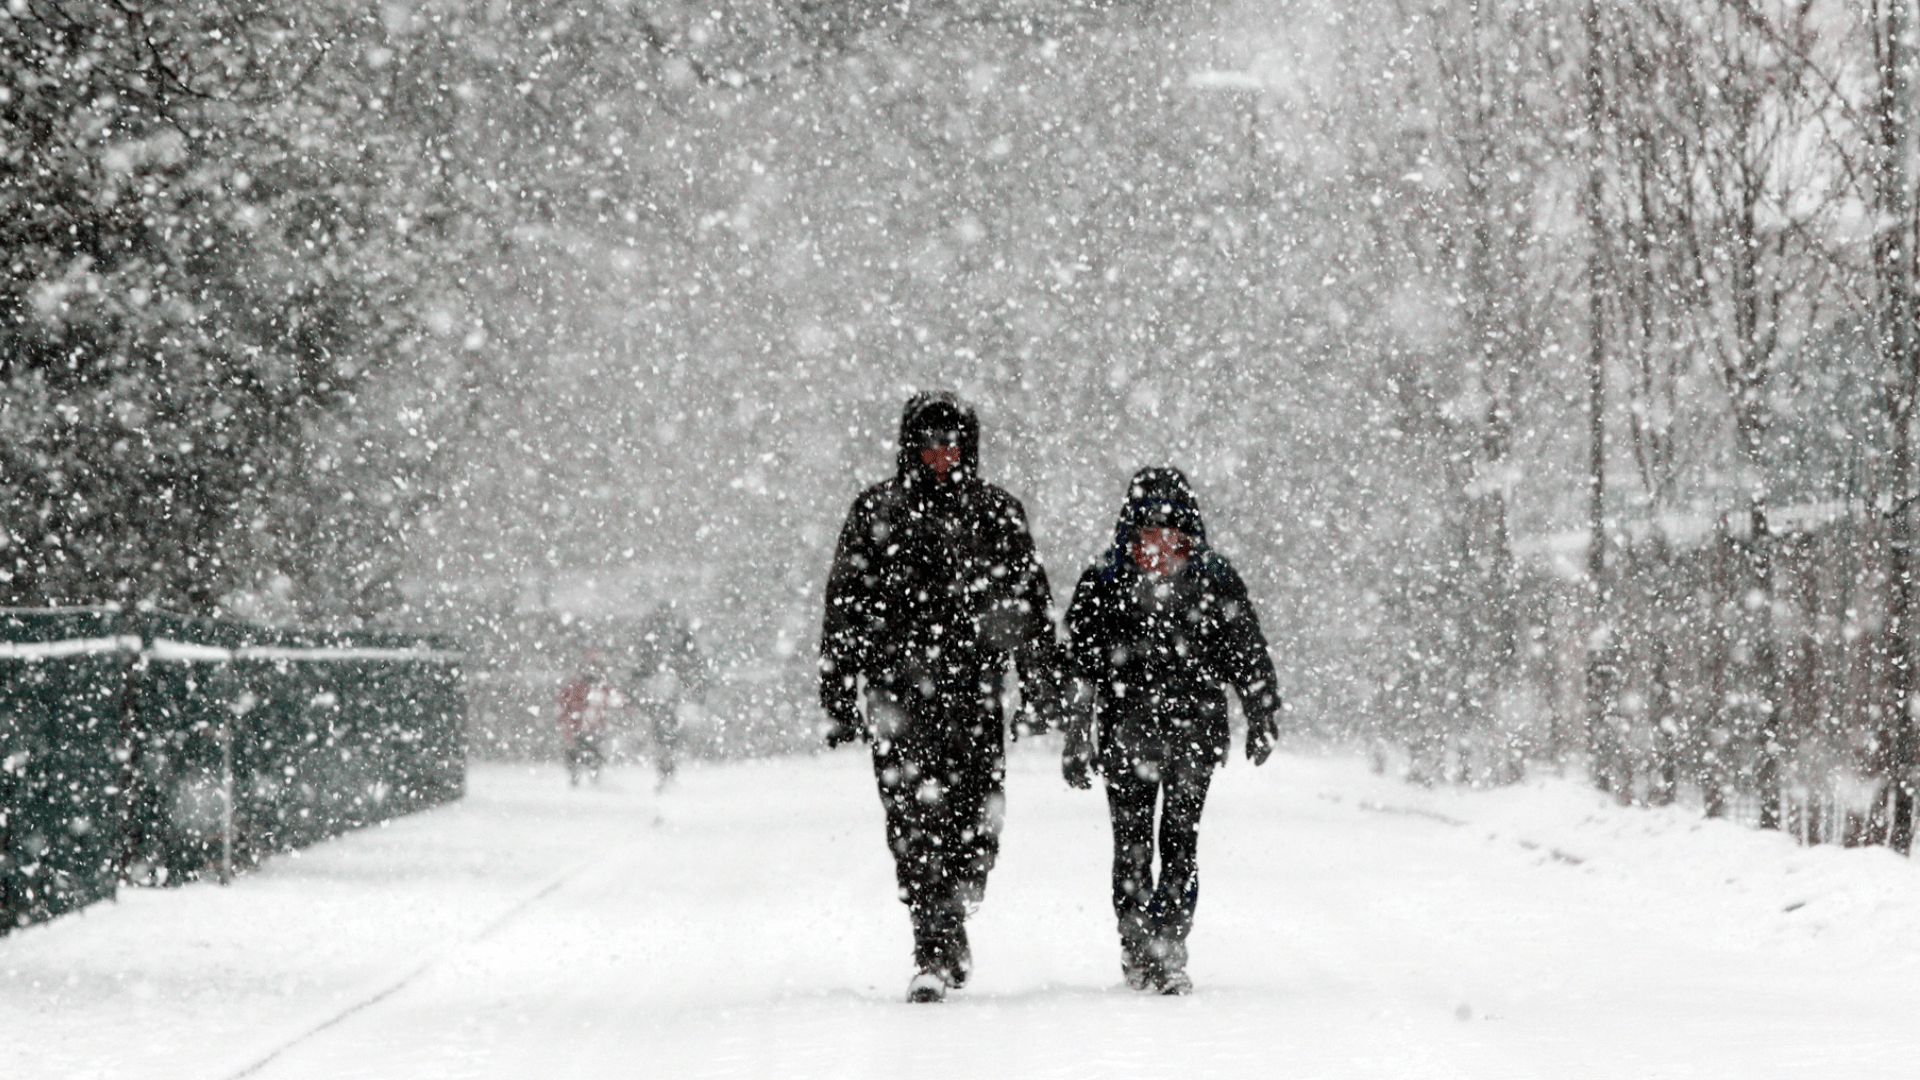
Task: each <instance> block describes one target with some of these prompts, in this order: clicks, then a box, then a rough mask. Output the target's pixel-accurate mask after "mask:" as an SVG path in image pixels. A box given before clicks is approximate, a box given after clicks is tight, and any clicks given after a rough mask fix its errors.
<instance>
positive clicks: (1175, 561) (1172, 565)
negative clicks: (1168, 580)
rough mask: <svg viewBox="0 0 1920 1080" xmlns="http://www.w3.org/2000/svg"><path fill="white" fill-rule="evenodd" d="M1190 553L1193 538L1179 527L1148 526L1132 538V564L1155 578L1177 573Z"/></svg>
mask: <svg viewBox="0 0 1920 1080" xmlns="http://www.w3.org/2000/svg"><path fill="white" fill-rule="evenodd" d="M1192 555H1193V539H1192V538H1191V537H1189V536H1188V535H1187V534H1186V533H1183V532H1181V531H1180V530H1179V529H1170V528H1167V527H1166V526H1163V525H1153V526H1148V527H1147V528H1144V529H1141V530H1140V532H1139V534H1138V535H1136V536H1135V537H1134V540H1133V562H1134V565H1135V566H1138V567H1139V568H1140V569H1142V570H1144V571H1146V572H1147V573H1148V574H1151V575H1153V576H1154V577H1157V578H1164V577H1170V576H1172V575H1174V574H1177V573H1179V572H1180V568H1181V567H1183V566H1185V565H1187V559H1188V558H1189V557H1191V556H1192Z"/></svg>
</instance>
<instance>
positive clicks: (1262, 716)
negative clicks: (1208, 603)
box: [1217, 559, 1281, 737]
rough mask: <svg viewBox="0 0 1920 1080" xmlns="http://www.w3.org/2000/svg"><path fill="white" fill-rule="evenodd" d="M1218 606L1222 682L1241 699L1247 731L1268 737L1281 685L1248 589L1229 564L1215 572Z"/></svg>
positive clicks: (1271, 732)
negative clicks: (1255, 729)
mask: <svg viewBox="0 0 1920 1080" xmlns="http://www.w3.org/2000/svg"><path fill="white" fill-rule="evenodd" d="M1217 580H1218V589H1219V593H1218V598H1219V603H1220V616H1221V627H1220V638H1219V643H1218V649H1219V669H1220V670H1219V674H1220V677H1221V681H1223V682H1225V683H1227V684H1228V685H1230V686H1232V687H1233V689H1234V692H1235V693H1238V694H1239V695H1240V707H1241V708H1242V709H1244V710H1245V711H1246V714H1247V722H1248V727H1249V728H1256V727H1257V728H1258V729H1260V730H1264V731H1266V732H1267V733H1268V735H1269V737H1270V736H1271V735H1272V734H1273V733H1275V732H1276V731H1277V730H1278V729H1277V725H1276V720H1277V717H1278V714H1279V712H1280V708H1281V703H1280V684H1279V679H1278V678H1277V677H1276V676H1275V674H1274V670H1273V657H1272V656H1271V655H1270V654H1269V653H1268V652H1267V638H1266V635H1265V634H1263V633H1261V632H1260V619H1259V617H1258V616H1257V615H1255V614H1254V611H1253V602H1252V600H1250V599H1248V597H1247V586H1246V583H1245V582H1244V581H1242V580H1241V579H1240V575H1239V573H1238V572H1237V571H1235V570H1234V569H1233V567H1232V565H1231V564H1229V563H1227V562H1226V560H1224V559H1222V560H1221V561H1220V564H1219V570H1218V578H1217Z"/></svg>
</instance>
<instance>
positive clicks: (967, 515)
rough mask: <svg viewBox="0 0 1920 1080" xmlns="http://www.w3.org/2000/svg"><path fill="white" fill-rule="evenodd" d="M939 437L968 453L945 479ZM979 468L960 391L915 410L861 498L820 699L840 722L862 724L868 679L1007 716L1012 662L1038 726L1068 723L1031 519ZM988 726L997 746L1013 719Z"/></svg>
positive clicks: (840, 561) (847, 529)
mask: <svg viewBox="0 0 1920 1080" xmlns="http://www.w3.org/2000/svg"><path fill="white" fill-rule="evenodd" d="M929 431H941V432H951V433H953V434H954V440H955V442H956V443H957V445H958V447H959V449H960V460H959V462H958V463H957V464H956V465H954V466H953V468H952V469H950V470H949V471H948V474H947V476H946V478H945V479H942V478H941V477H940V476H939V475H938V474H936V473H935V472H934V470H933V469H931V468H930V467H928V466H927V465H926V464H924V463H923V462H922V461H921V459H920V447H921V444H922V441H923V439H924V438H925V436H926V435H927V433H928V432H929ZM979 469H980V424H979V421H978V419H977V418H976V417H975V416H974V414H973V411H972V410H971V409H970V408H968V407H967V406H965V405H964V404H962V403H961V401H960V400H959V398H957V397H956V396H954V395H953V394H950V393H923V394H919V395H916V396H915V397H913V398H912V399H911V400H909V401H908V402H907V406H906V409H905V410H904V411H903V412H902V414H901V417H900V452H899V457H898V460H897V462H896V469H895V474H894V476H893V477H892V478H891V479H889V480H885V481H882V482H881V483H878V484H875V485H873V486H872V487H870V488H868V489H866V490H865V491H864V492H862V493H861V494H860V496H859V497H858V498H857V499H855V500H854V503H853V508H852V509H851V510H850V511H849V512H848V514H847V520H846V524H845V526H844V527H842V529H841V530H840V541H839V546H838V548H837V550H836V551H835V553H834V558H833V569H832V571H831V573H830V574H829V576H828V579H827V589H826V618H825V621H824V623H823V625H822V628H821V634H820V703H821V705H822V706H823V707H824V708H825V709H826V711H827V715H828V716H829V717H832V718H834V719H835V720H837V721H841V722H845V723H851V724H855V725H857V723H858V721H857V717H858V716H859V708H858V680H859V679H861V678H864V679H865V680H866V682H867V685H868V686H869V687H870V688H876V689H879V690H882V691H884V692H888V693H891V694H893V695H895V696H896V697H898V698H900V699H902V700H904V701H907V702H909V703H910V704H911V703H916V702H918V703H922V704H926V705H938V706H940V707H941V711H944V712H948V713H949V714H951V712H952V710H953V709H954V708H955V707H956V706H958V707H959V708H960V711H961V712H963V713H964V712H967V711H969V710H971V711H973V712H975V713H977V712H978V711H979V708H974V707H973V706H974V704H975V703H978V704H979V706H980V707H981V708H994V709H997V708H998V703H999V701H1000V700H1001V698H1002V689H1003V681H1004V675H1005V672H1006V667H1007V661H1008V659H1009V658H1010V657H1011V658H1013V659H1014V660H1015V661H1016V662H1017V664H1018V667H1019V672H1020V675H1021V679H1022V684H1023V686H1022V689H1023V694H1024V697H1025V698H1026V700H1027V701H1028V702H1029V703H1030V704H1032V705H1033V706H1034V707H1035V708H1036V710H1037V711H1038V712H1039V714H1040V718H1041V719H1042V720H1043V721H1045V720H1050V719H1052V717H1053V715H1055V714H1057V712H1058V709H1059V701H1060V678H1061V672H1060V669H1061V668H1062V667H1063V666H1064V665H1065V659H1064V657H1063V656H1061V655H1059V645H1058V643H1057V641H1056V638H1055V634H1054V628H1053V620H1052V618H1051V616H1050V614H1049V611H1050V609H1051V606H1052V594H1051V592H1050V591H1049V589H1048V587H1047V576H1046V572H1045V571H1043V570H1042V569H1041V568H1040V564H1039V562H1038V560H1036V558H1035V557H1034V549H1033V537H1032V535H1031V534H1030V533H1029V531H1028V528H1027V515H1026V510H1025V509H1024V508H1023V507H1022V506H1021V505H1020V501H1019V500H1018V499H1015V498H1014V497H1013V496H1011V495H1009V494H1007V493H1006V492H1005V491H1003V490H1001V489H1000V488H998V487H995V486H994V485H992V484H989V483H986V482H984V481H982V480H981V479H980V478H979ZM919 711H920V712H922V713H925V712H926V711H927V710H925V709H921V710H919ZM988 719H991V720H992V721H993V723H992V725H991V726H992V727H993V729H994V739H995V741H997V740H998V737H999V736H998V732H999V730H1000V719H1001V718H999V717H997V716H996V717H991V718H988ZM972 726H975V727H981V726H983V725H981V724H980V722H979V721H978V720H975V721H973V722H972Z"/></svg>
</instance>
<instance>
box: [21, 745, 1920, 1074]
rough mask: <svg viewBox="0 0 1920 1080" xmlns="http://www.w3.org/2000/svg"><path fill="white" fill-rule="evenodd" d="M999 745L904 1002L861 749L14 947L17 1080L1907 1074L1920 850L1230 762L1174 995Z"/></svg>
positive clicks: (505, 802) (533, 796)
mask: <svg viewBox="0 0 1920 1080" xmlns="http://www.w3.org/2000/svg"><path fill="white" fill-rule="evenodd" d="M1051 749H1052V748H1051V747H1049V746H1047V745H1046V743H1045V741H1042V742H1040V743H1039V744H1032V743H1029V744H1026V745H1023V746H1021V747H1019V748H1017V749H1016V752H1015V755H1014V759H1013V774H1012V776H1011V778H1010V780H1009V809H1008V819H1007V828H1006V836H1005V850H1004V852H1003V855H1002V858H1001V863H1000V867H999V869H998V870H997V871H996V872H995V874H994V877H993V880H992V884H991V887H990V889H989V892H988V897H987V904H986V907H985V908H984V909H983V910H982V912H981V913H980V915H979V916H978V918H977V919H976V920H975V921H974V923H973V928H972V936H973V943H974V952H975V959H976V977H975V985H973V986H971V987H969V988H968V989H967V990H965V991H962V992H960V993H958V994H956V995H954V997H953V998H952V999H950V1000H949V1001H948V1002H947V1003H946V1004H944V1005H937V1006H924V1005H921V1006H910V1005H907V1004H905V1003H904V1002H903V1000H902V999H903V994H904V991H905V988H906V982H907V978H908V976H909V975H910V974H911V972H910V970H909V966H908V952H909V937H908V932H907V920H906V914H905V910H904V909H903V908H902V907H901V906H900V905H899V904H898V902H896V901H895V900H894V899H893V883H892V874H891V869H890V866H889V864H888V861H887V857H886V853H885V851H884V848H883V846H882V843H881V840H880V810H879V805H878V801H877V799H876V798H875V795H874V791H873V784H872V778H871V774H870V772H869V770H868V767H867V764H866V761H865V757H864V754H862V753H860V752H858V751H855V750H842V751H839V752H837V753H834V754H831V755H824V756H820V757H813V758H796V759H789V760H778V761H759V762H751V763H743V764H731V765H707V766H701V765H695V766H693V767H691V768H689V769H687V770H685V771H684V773H683V778H682V781H681V783H680V784H679V786H678V787H676V788H674V789H672V790H670V791H669V792H667V793H666V794H665V795H664V796H656V795H655V794H654V793H653V790H652V783H651V777H650V775H648V774H646V773H645V772H644V771H643V770H641V769H637V768H636V769H632V770H616V771H615V772H613V773H612V774H610V775H609V776H608V778H607V779H606V781H605V782H604V783H603V784H602V785H601V786H600V787H599V788H597V789H581V790H573V789H569V788H568V787H567V785H566V782H565V779H564V777H563V776H562V773H561V770H560V769H559V767H558V766H552V767H546V768H539V769H529V768H525V767H511V766H501V765H484V764H483V765H477V766H475V768H474V769H473V774H472V780H471V790H472V794H471V796H470V797H469V798H468V799H467V800H466V801H464V802H463V803H460V804H458V805H455V806H450V807H446V808H443V809H440V810H437V811H434V812H431V813H427V814H423V815H418V816H416V817H413V818H410V819H407V820H402V821H399V822H395V823H393V824H391V825H389V826H387V827H385V828H381V829H375V830H371V831H368V832H364V833H361V834H358V835H354V836H348V837H345V838H342V839H340V840H337V841H334V842H331V843H328V844H325V845H322V846H320V847H317V848H314V849H311V850H309V851H306V852H304V853H302V854H300V855H298V856H288V857H282V858H277V859H275V860H273V861H272V862H271V863H270V864H269V865H268V866H266V867H264V868H263V869H261V870H260V871H258V872H255V873H253V874H250V875H247V876H245V877H244V878H242V879H240V880H239V881H237V882H236V883H235V884H234V885H232V886H231V887H227V888H221V887H219V886H217V885H213V884H202V885H195V886H191V887H188V888H184V889H173V890H130V891H128V892H126V893H124V894H123V896H122V898H121V899H120V900H119V901H118V902H116V903H110V904H102V905H99V906H96V907H95V908H93V909H90V910H88V911H86V912H85V913H83V914H80V915H77V916H72V917H68V918H66V919H62V920H59V921H57V922H55V923H53V924H50V925H46V926H41V927H36V928H32V929H29V930H26V931H24V932H19V933H15V934H13V935H11V936H10V937H6V938H0V1076H4V1077H21V1078H29V1077H31V1078H36V1080H38V1078H61V1080H69V1078H72V1080H77V1078H84V1077H102V1078H107V1077H111V1078H114V1080H144V1078H174V1077H181V1078H195V1080H226V1078H229V1077H238V1076H258V1077H262V1078H268V1080H291V1078H326V1080H341V1078H347V1077H378V1078H383V1080H387V1078H391V1080H412V1078H421V1080H425V1078H441V1077H496V1078H509V1080H512V1078H523V1077H525V1078H539V1080H548V1078H554V1080H559V1078H565V1080H595V1078H601V1077H622V1078H626V1077H646V1078H654V1077H658V1078H680V1077H752V1078H761V1077H766V1078H784V1077H816V1076H817V1077H887V1078H897V1077H913V1078H915V1080H934V1078H940V1077H968V1078H987V1080H1014V1078H1025V1077H1088V1078H1110V1077H1151V1078H1154V1080H1166V1078H1169V1077H1223V1076H1224V1077H1241V1076H1248V1077H1251V1076H1258V1077H1295V1078H1306V1077H1339V1078H1342V1080H1354V1078H1368V1077H1391V1078H1408V1077H1541V1078H1564V1077H1604V1078H1636V1080H1637V1078H1654V1077H1729V1078H1735V1077H1737V1078H1740V1080H1756V1078H1770V1077H1848V1078H1861V1077H1903V1078H1904V1077H1912V1076H1915V1075H1920V868H1917V867H1916V866H1915V865H1914V864H1912V863H1910V862H1908V861H1907V860H1905V859H1903V858H1900V857H1898V856H1896V855H1893V854H1891V853H1889V852H1887V851H1884V850H1856V851H1844V850H1840V849H1837V848H1831V847H1827V848H1812V849H1807V848H1800V847H1796V846H1795V845H1794V844H1793V843H1792V842H1790V841H1789V840H1787V839H1784V838H1782V837H1780V836H1776V835H1765V834H1760V833H1756V832H1752V831H1749V830H1746V829H1743V828H1740V827H1737V826H1733V825H1728V824H1725V823H1720V822H1708V821H1701V820H1699V819H1698V818H1697V817H1696V816H1695V815H1694V814H1693V813H1692V812H1690V811H1686V810H1671V811H1667V810H1663V811H1646V810H1631V809H1621V808H1617V807H1614V806H1612V805H1610V804H1609V803H1607V802H1606V801H1605V800H1603V799H1602V798H1601V797H1600V796H1598V795H1596V794H1595V793H1593V792H1591V791H1589V790H1587V789H1585V788H1583V787H1581V786H1580V785H1578V784H1575V783H1572V782H1568V781H1560V780H1541V781H1536V782H1531V783H1528V784H1525V785H1521V786H1517V787H1513V788H1508V789H1503V790H1498V791H1482V792H1473V791H1459V790H1423V789H1417V788H1410V787H1407V786H1405V785H1403V784H1400V783H1397V782H1394V781H1392V780H1389V779H1386V778H1382V777H1378V776H1374V775H1372V774H1370V773H1369V772H1368V771H1367V770H1366V769H1365V767H1364V765H1363V764H1362V763H1361V762H1359V761H1358V760H1357V759H1352V758H1346V757H1332V758H1310V757H1302V756H1279V757H1276V759H1275V760H1274V761H1273V762H1272V763H1270V764H1269V765H1268V766H1267V767H1266V768H1264V769H1260V770H1255V769H1252V768H1249V767H1248V766H1247V764H1246V763H1245V762H1244V761H1241V760H1236V761H1235V762H1234V763H1233V764H1232V765H1231V766H1230V767H1228V768H1227V769H1226V771H1225V772H1223V773H1221V774H1220V775H1219V776H1218V777H1217V779H1216V782H1215V786H1214V789H1213V796H1212V800H1211V803H1210V805H1209V806H1208V809H1207V814H1206V820H1205V828H1204V832H1203V836H1202V843H1201V869H1202V880H1203V886H1202V894H1201V903H1200V914H1199V922H1198V927H1197V929H1196V931H1195V933H1194V938H1193V942H1192V946H1193V960H1192V964H1191V970H1192V973H1193V976H1194V978H1195V981H1196V982H1197V984H1198V991H1197V992H1196V993H1195V994H1194V996H1192V997H1190V998H1185V999H1177V998H1159V997H1148V996H1138V995H1135V994H1132V993H1130V992H1128V991H1127V990H1126V989H1125V988H1124V987H1123V986H1122V985H1121V983H1120V978H1119V975H1120V972H1119V964H1118V959H1117V946H1116V944H1115V941H1114V938H1113V933H1112V930H1111V918H1110V915H1109V912H1108V909H1107V902H1106V891H1107V883H1106V863H1107V837H1106V820H1105V814H1104V810H1103V806H1102V800H1101V798H1100V797H1099V796H1098V794H1097V793H1093V792H1074V791H1070V790H1068V789H1067V788H1066V787H1065V786H1064V785H1063V784H1062V783H1061V782H1060V780H1059V778H1058V775H1057V773H1056V771H1055V768H1054V759H1053V758H1052V756H1051V753H1050V751H1051Z"/></svg>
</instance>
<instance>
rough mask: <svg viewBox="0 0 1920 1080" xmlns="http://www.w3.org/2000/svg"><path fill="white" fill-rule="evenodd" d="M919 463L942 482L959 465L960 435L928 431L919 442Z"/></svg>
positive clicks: (954, 432)
mask: <svg viewBox="0 0 1920 1080" xmlns="http://www.w3.org/2000/svg"><path fill="white" fill-rule="evenodd" d="M920 461H921V462H922V463H923V464H925V465H926V467H927V468H929V469H932V470H933V472H934V475H935V476H938V477H940V478H941V479H942V480H945V479H946V478H947V474H948V473H949V472H952V471H953V467H954V466H955V465H958V464H960V433H959V432H957V431H929V432H928V433H927V434H926V436H925V437H924V438H922V439H921V440H920Z"/></svg>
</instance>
